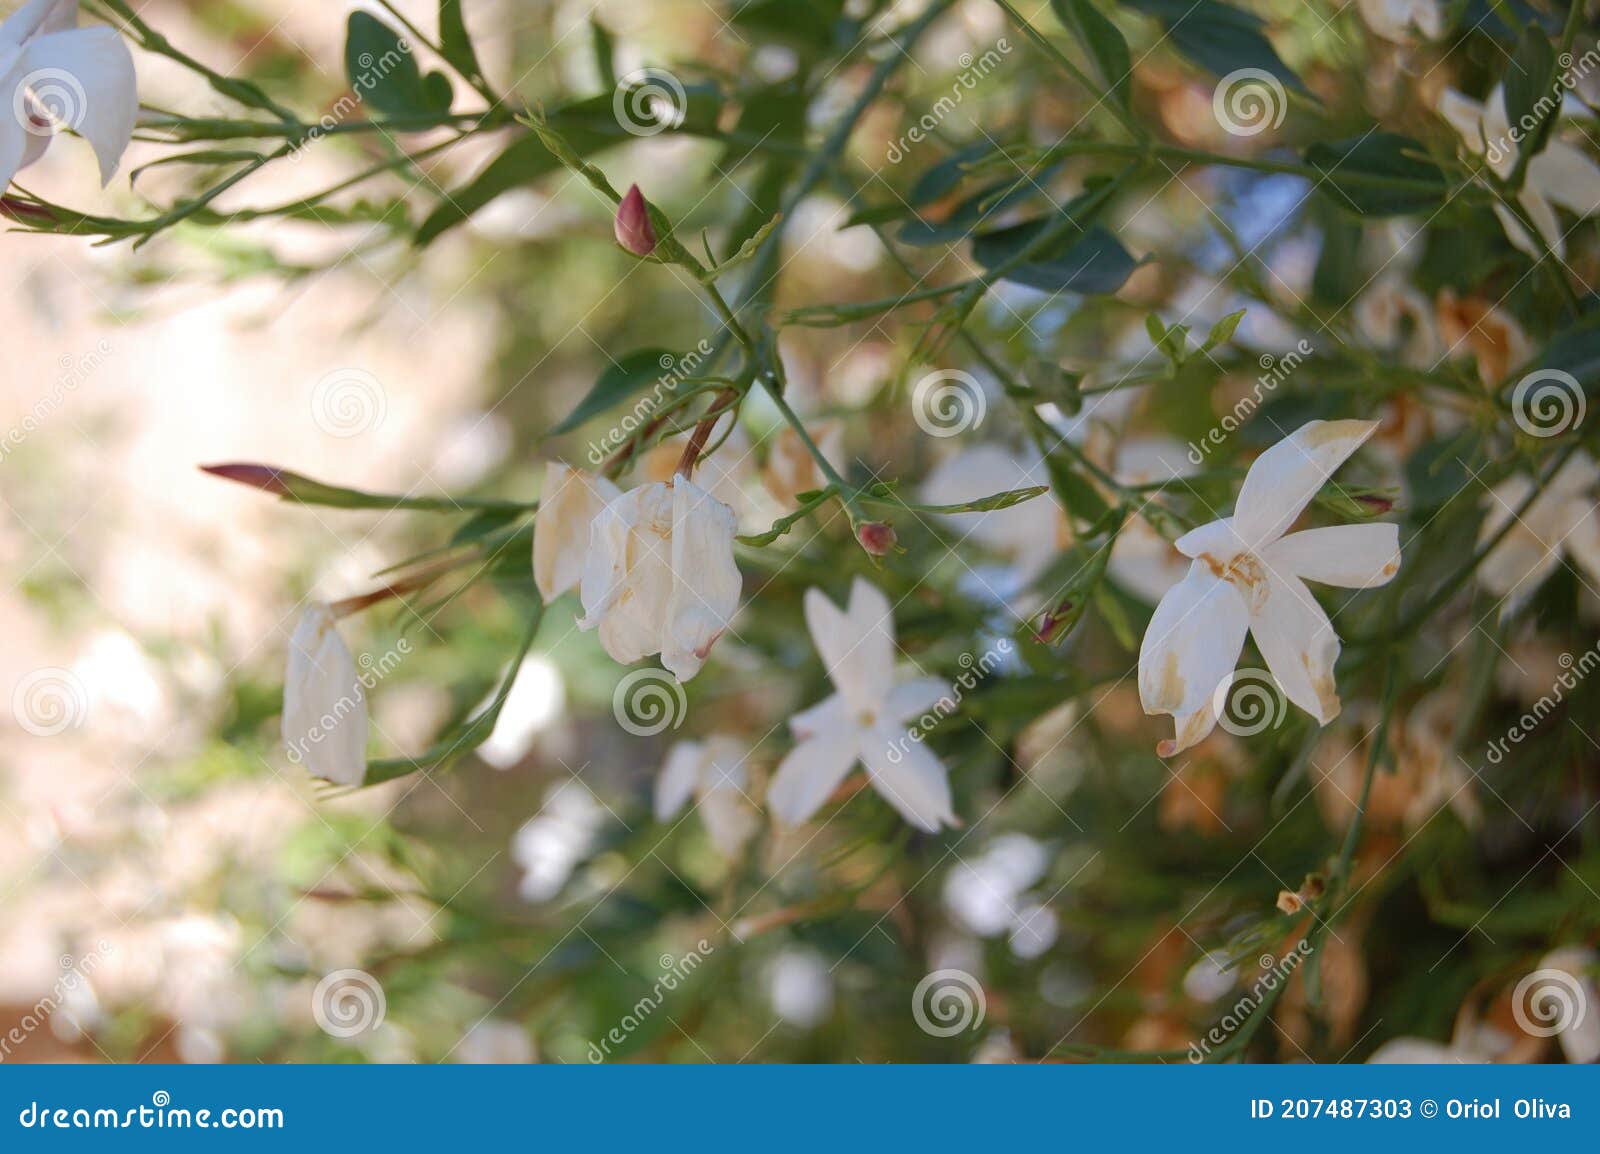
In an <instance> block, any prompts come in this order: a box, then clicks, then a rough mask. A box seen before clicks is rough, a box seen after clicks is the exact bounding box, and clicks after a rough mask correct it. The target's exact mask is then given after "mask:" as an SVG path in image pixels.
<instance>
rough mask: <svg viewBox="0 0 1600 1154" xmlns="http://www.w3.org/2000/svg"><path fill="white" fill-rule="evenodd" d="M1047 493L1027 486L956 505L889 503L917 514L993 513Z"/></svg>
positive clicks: (1042, 488) (1046, 487)
mask: <svg viewBox="0 0 1600 1154" xmlns="http://www.w3.org/2000/svg"><path fill="white" fill-rule="evenodd" d="M1049 491H1050V486H1049V485H1029V486H1027V487H1026V488H1022V489H1007V490H1006V491H1005V492H1003V493H991V494H989V496H987V497H978V498H976V499H974V500H971V501H962V502H960V503H959V504H956V505H903V504H902V503H901V502H899V501H893V502H890V503H891V504H894V505H901V507H903V508H907V509H915V510H916V511H917V512H919V513H940V514H949V513H993V512H994V511H995V510H997V509H1009V508H1011V506H1013V505H1020V504H1022V502H1024V501H1031V500H1033V499H1034V498H1035V497H1039V496H1042V495H1043V494H1045V493H1048V492H1049Z"/></svg>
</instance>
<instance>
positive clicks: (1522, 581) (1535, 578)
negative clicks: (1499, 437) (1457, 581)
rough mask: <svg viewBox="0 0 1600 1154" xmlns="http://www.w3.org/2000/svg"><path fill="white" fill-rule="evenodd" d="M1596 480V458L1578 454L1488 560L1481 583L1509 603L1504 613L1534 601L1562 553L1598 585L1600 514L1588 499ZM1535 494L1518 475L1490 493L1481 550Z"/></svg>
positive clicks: (1481, 572)
mask: <svg viewBox="0 0 1600 1154" xmlns="http://www.w3.org/2000/svg"><path fill="white" fill-rule="evenodd" d="M1597 481H1600V468H1597V467H1596V465H1595V462H1594V460H1593V458H1591V457H1589V456H1588V455H1586V454H1584V453H1574V454H1573V455H1572V457H1571V459H1570V460H1568V461H1567V463H1566V464H1565V465H1563V466H1561V470H1560V471H1559V472H1558V473H1556V475H1555V476H1554V477H1552V478H1550V483H1549V484H1548V485H1546V486H1545V490H1544V492H1543V493H1541V494H1539V496H1538V497H1537V498H1536V499H1535V500H1534V502H1533V504H1531V505H1529V506H1528V508H1527V510H1526V511H1525V512H1524V513H1523V514H1522V515H1521V516H1520V517H1518V518H1517V521H1516V524H1514V525H1513V526H1512V527H1511V530H1510V531H1509V532H1508V533H1507V534H1506V535H1505V537H1504V538H1502V539H1501V541H1500V543H1499V544H1498V545H1496V546H1495V547H1494V550H1493V551H1492V552H1491V553H1490V554H1489V555H1488V556H1487V557H1485V558H1484V560H1483V564H1482V565H1481V566H1479V567H1478V578H1479V580H1481V581H1482V582H1483V586H1484V588H1485V589H1487V590H1489V592H1491V593H1493V594H1495V596H1497V597H1504V598H1506V603H1505V607H1504V609H1503V610H1502V612H1504V613H1507V614H1509V613H1511V612H1513V611H1514V610H1515V608H1516V607H1517V606H1518V605H1520V604H1522V602H1523V601H1524V600H1526V599H1527V598H1528V597H1529V596H1531V595H1532V594H1533V592H1534V591H1535V590H1536V589H1538V588H1539V586H1540V585H1542V584H1543V583H1544V580H1545V578H1547V577H1549V576H1550V574H1551V573H1553V572H1555V570H1556V567H1557V566H1558V565H1560V564H1561V554H1562V553H1563V552H1565V553H1566V554H1567V555H1568V556H1569V557H1571V558H1572V559H1573V560H1574V561H1576V562H1577V563H1578V565H1580V566H1581V567H1582V569H1583V571H1584V573H1585V574H1586V575H1587V579H1588V581H1589V582H1591V583H1593V584H1594V585H1596V586H1600V515H1597V514H1596V511H1595V503H1594V501H1593V500H1592V499H1591V497H1590V493H1591V492H1592V490H1593V489H1594V487H1595V483H1596V482H1597ZM1533 490H1534V481H1533V479H1532V478H1530V477H1526V476H1523V475H1521V474H1518V475H1516V476H1513V477H1510V478H1508V479H1506V480H1505V481H1502V482H1501V483H1500V484H1498V485H1496V486H1495V487H1494V488H1493V489H1492V490H1491V491H1490V492H1489V495H1488V496H1487V497H1485V498H1484V504H1485V506H1486V507H1487V509H1488V516H1486V517H1485V518H1484V522H1483V528H1482V529H1481V530H1480V531H1479V538H1478V540H1479V544H1480V545H1482V544H1483V543H1485V542H1487V541H1488V540H1489V539H1490V538H1491V537H1493V536H1494V535H1495V534H1496V533H1498V532H1500V530H1501V529H1502V528H1504V526H1505V524H1506V522H1507V521H1509V520H1511V518H1512V516H1513V514H1514V513H1515V512H1516V510H1517V509H1520V508H1521V507H1522V503H1523V502H1524V501H1526V500H1527V499H1528V496H1529V494H1531V493H1532V492H1533Z"/></svg>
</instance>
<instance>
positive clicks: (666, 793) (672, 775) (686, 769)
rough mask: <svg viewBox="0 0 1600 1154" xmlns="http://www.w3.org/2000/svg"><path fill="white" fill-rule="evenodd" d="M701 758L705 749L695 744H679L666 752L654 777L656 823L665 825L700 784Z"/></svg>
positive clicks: (702, 760)
mask: <svg viewBox="0 0 1600 1154" xmlns="http://www.w3.org/2000/svg"><path fill="white" fill-rule="evenodd" d="M705 757H706V754H705V747H704V746H702V745H701V744H700V743H699V742H698V741H680V742H678V743H677V744H676V745H674V746H673V747H672V749H671V751H670V752H668V754H667V760H666V763H665V764H664V765H662V767H661V773H660V774H659V775H658V776H657V777H656V798H655V802H656V804H655V812H656V820H657V821H666V820H667V819H668V818H670V817H672V816H673V815H674V814H676V813H677V812H678V811H679V810H681V809H682V808H683V807H684V806H685V805H686V804H687V803H688V801H689V797H690V795H692V794H693V793H694V791H695V787H696V786H697V785H699V783H700V767H701V765H702V764H703V763H704V762H705Z"/></svg>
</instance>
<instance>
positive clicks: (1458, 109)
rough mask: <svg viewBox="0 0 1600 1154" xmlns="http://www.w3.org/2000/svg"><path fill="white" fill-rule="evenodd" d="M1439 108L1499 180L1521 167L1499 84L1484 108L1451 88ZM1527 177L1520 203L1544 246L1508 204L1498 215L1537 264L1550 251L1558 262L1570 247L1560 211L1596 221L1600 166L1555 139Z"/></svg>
mask: <svg viewBox="0 0 1600 1154" xmlns="http://www.w3.org/2000/svg"><path fill="white" fill-rule="evenodd" d="M1438 108H1439V115H1441V116H1443V117H1444V118H1445V119H1446V120H1448V121H1449V122H1450V127H1452V128H1454V129H1455V130H1456V131H1457V132H1458V133H1460V134H1461V140H1462V143H1463V144H1465V145H1466V148H1467V151H1468V152H1470V153H1472V154H1473V155H1474V156H1481V157H1483V159H1484V160H1485V161H1486V162H1487V163H1488V165H1489V167H1490V169H1491V170H1493V172H1494V174H1495V175H1496V176H1499V177H1501V178H1502V179H1503V178H1505V177H1508V176H1510V175H1511V173H1512V172H1513V171H1514V170H1515V169H1516V167H1517V142H1516V141H1515V140H1513V139H1512V136H1511V125H1510V122H1509V120H1508V119H1507V117H1506V97H1505V91H1504V89H1503V88H1502V87H1501V86H1500V85H1498V84H1497V85H1495V88H1494V91H1493V92H1491V93H1490V94H1489V99H1488V102H1487V103H1485V104H1479V103H1478V102H1477V101H1476V100H1473V99H1472V98H1471V97H1469V96H1463V95H1462V94H1461V93H1459V92H1457V91H1456V90H1455V89H1454V88H1446V89H1445V90H1444V92H1443V93H1441V94H1440V96H1439V104H1438ZM1552 115H1554V113H1552ZM1525 175H1526V179H1525V180H1524V182H1523V185H1522V189H1521V190H1520V191H1519V192H1518V193H1517V203H1518V204H1520V205H1521V206H1522V208H1523V211H1524V212H1526V213H1527V214H1528V219H1529V220H1531V221H1532V222H1533V226H1534V228H1535V229H1537V230H1538V232H1539V236H1540V237H1542V238H1543V240H1544V246H1541V245H1540V244H1539V242H1538V240H1537V239H1535V238H1534V237H1531V236H1529V235H1528V230H1527V229H1526V228H1525V227H1523V224H1522V222H1521V221H1520V220H1518V219H1517V218H1516V215H1515V214H1513V213H1512V212H1511V211H1510V210H1509V209H1507V208H1506V207H1504V206H1503V205H1501V204H1496V205H1495V206H1494V214H1495V216H1497V217H1499V218H1500V224H1501V227H1503V228H1504V229H1505V230H1506V238H1507V239H1508V240H1510V241H1511V243H1512V244H1514V245H1516V246H1517V247H1518V248H1519V249H1521V250H1522V251H1523V252H1525V253H1527V254H1528V255H1529V256H1531V257H1533V258H1534V259H1535V260H1538V259H1539V258H1540V257H1541V256H1543V255H1544V248H1545V247H1546V246H1547V247H1548V248H1549V250H1550V252H1551V253H1553V254H1554V255H1555V256H1556V257H1557V258H1558V259H1559V258H1561V257H1564V256H1566V253H1567V244H1566V240H1565V239H1564V237H1563V229H1562V228H1561V222H1560V221H1559V220H1558V219H1556V211H1555V206H1557V205H1559V206H1560V207H1562V208H1565V209H1570V210H1571V211H1572V212H1575V213H1577V214H1578V215H1579V216H1593V215H1594V214H1595V213H1596V212H1597V211H1600V165H1596V164H1595V162H1594V161H1592V160H1590V159H1589V158H1588V157H1587V156H1586V155H1584V154H1583V153H1582V152H1580V151H1579V150H1578V149H1576V148H1574V147H1573V146H1572V145H1570V144H1564V143H1562V142H1561V141H1559V140H1551V141H1550V142H1549V143H1548V144H1546V145H1545V146H1544V149H1543V150H1542V151H1541V152H1539V153H1538V154H1537V155H1535V156H1534V158H1533V159H1532V160H1530V161H1529V162H1528V167H1527V171H1526V174H1525Z"/></svg>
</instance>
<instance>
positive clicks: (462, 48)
mask: <svg viewBox="0 0 1600 1154" xmlns="http://www.w3.org/2000/svg"><path fill="white" fill-rule="evenodd" d="M439 48H440V51H441V52H442V53H443V55H444V58H445V59H446V60H448V61H449V62H450V66H451V67H452V68H454V69H455V70H456V71H457V72H459V73H461V75H463V76H467V77H472V78H475V79H482V78H483V69H482V67H481V66H480V65H479V64H478V53H477V51H476V50H475V49H474V48H473V47H472V38H471V37H469V36H468V35H467V25H466V23H465V21H463V20H462V17H461V0H439Z"/></svg>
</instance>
